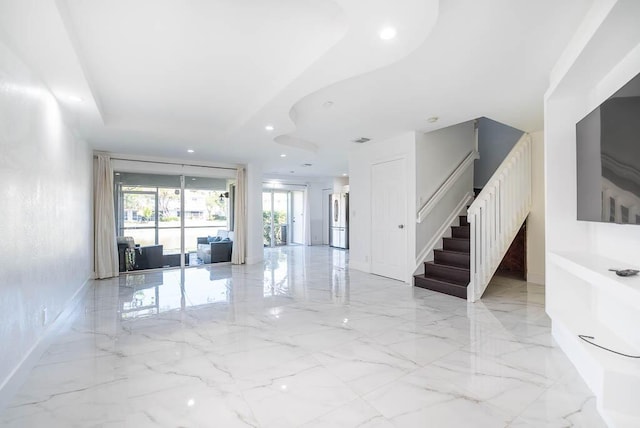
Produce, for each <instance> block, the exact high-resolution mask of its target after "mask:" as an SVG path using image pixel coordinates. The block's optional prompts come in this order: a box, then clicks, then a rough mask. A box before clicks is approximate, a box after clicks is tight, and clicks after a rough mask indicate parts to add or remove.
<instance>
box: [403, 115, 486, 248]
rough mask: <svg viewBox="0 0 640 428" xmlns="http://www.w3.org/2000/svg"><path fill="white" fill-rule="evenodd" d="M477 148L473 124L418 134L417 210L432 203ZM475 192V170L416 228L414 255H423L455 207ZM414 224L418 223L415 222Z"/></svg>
mask: <svg viewBox="0 0 640 428" xmlns="http://www.w3.org/2000/svg"><path fill="white" fill-rule="evenodd" d="M474 149H475V129H474V121H468V122H464V123H460V124H458V125H454V126H449V127H447V128H443V129H439V130H437V131H433V132H429V133H427V134H424V133H417V134H416V159H415V163H416V176H417V184H416V198H417V199H418V204H417V209H418V210H420V208H422V206H423V205H424V204H425V203H426V202H428V201H429V199H430V198H431V197H432V196H433V194H434V193H435V192H436V191H437V190H438V189H439V188H440V187H441V186H442V184H443V183H444V182H445V181H446V180H447V178H449V176H450V175H451V173H452V172H453V171H454V170H455V169H456V167H457V166H458V165H459V164H460V163H461V162H462V161H463V160H464V159H465V158H466V157H467V156H468V155H469V153H471V152H472V151H473V150H474ZM472 191H473V167H471V168H470V169H469V171H468V173H467V174H466V175H465V177H463V178H462V179H461V180H460V183H459V184H458V185H457V186H456V187H455V188H454V189H451V191H450V192H448V193H447V194H446V195H445V197H444V198H443V199H442V200H441V202H440V203H439V204H438V205H437V206H436V207H435V208H434V210H433V211H432V215H430V216H429V218H428V219H425V221H423V222H422V223H419V224H418V225H417V228H416V245H415V252H416V254H420V253H421V252H422V250H423V248H424V247H425V245H427V243H428V242H429V240H430V239H431V238H432V237H433V234H434V233H436V232H437V230H438V229H440V227H441V226H442V224H443V222H444V221H445V220H446V219H447V217H449V215H450V214H451V211H452V209H453V207H455V206H456V205H457V203H458V202H459V201H460V200H461V199H462V198H463V196H464V195H465V194H466V193H467V192H472ZM414 223H415V220H414Z"/></svg>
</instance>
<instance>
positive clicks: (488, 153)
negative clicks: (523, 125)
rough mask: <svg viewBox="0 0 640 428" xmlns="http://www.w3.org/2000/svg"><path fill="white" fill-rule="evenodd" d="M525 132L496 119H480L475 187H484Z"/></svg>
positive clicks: (474, 174)
mask: <svg viewBox="0 0 640 428" xmlns="http://www.w3.org/2000/svg"><path fill="white" fill-rule="evenodd" d="M522 134H524V132H522V131H520V130H519V129H515V128H512V127H510V126H507V125H504V124H502V123H500V122H496V121H495V120H491V119H488V118H486V117H481V118H480V119H478V151H479V152H480V159H478V160H476V162H475V164H474V166H473V167H474V172H473V187H475V188H480V189H481V188H483V187H484V186H485V185H486V184H487V181H489V179H490V178H491V176H492V175H493V173H494V172H495V171H496V170H497V169H498V167H499V166H500V164H501V163H502V161H503V160H504V158H505V157H507V155H508V154H509V152H510V151H511V149H512V148H513V146H515V145H516V143H517V142H518V140H519V139H520V137H522Z"/></svg>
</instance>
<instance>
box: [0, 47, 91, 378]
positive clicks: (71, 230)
mask: <svg viewBox="0 0 640 428" xmlns="http://www.w3.org/2000/svg"><path fill="white" fill-rule="evenodd" d="M92 181H93V180H92V151H91V150H90V148H89V147H88V145H87V144H86V143H84V142H83V141H80V140H78V139H76V138H75V137H74V136H73V135H72V134H71V132H69V130H68V129H67V127H66V126H65V124H64V122H63V121H62V118H61V115H60V110H59V107H58V104H57V103H56V101H55V99H54V98H53V96H52V95H51V94H50V93H49V92H48V90H47V89H46V88H45V87H44V86H43V85H42V84H40V82H39V81H38V80H37V79H36V77H35V76H34V74H33V73H32V72H31V71H30V70H29V68H27V66H25V65H24V64H23V63H22V61H21V60H20V59H19V58H18V57H17V56H16V55H15V54H14V53H13V52H11V51H10V50H9V49H8V47H7V46H6V45H5V44H4V43H3V42H2V41H0V183H2V185H1V186H0V200H1V201H2V204H3V209H2V221H1V222H0V236H1V237H2V239H0V260H2V262H0V343H2V352H0V387H5V386H7V384H6V383H5V382H7V381H8V380H9V377H10V376H11V375H12V372H13V371H14V370H16V369H17V368H18V366H19V365H20V364H21V362H22V361H23V359H25V358H26V357H27V356H28V354H29V352H30V350H31V349H32V348H33V347H34V346H35V345H36V344H37V342H38V341H39V340H40V339H41V338H42V337H43V335H44V332H45V327H46V326H45V325H43V324H44V321H45V320H44V319H43V308H46V309H47V319H46V324H47V325H50V324H51V323H52V322H53V321H54V320H55V319H56V317H57V316H58V315H59V314H60V313H61V312H62V311H63V309H64V308H65V306H66V305H67V303H68V302H69V301H70V299H71V298H72V297H73V296H74V295H75V293H76V292H78V291H79V290H80V289H81V288H82V286H83V284H84V283H85V282H86V281H87V280H88V279H89V277H90V276H91V274H92V260H93V242H92V240H93V232H92V207H91V194H92V190H91V188H92Z"/></svg>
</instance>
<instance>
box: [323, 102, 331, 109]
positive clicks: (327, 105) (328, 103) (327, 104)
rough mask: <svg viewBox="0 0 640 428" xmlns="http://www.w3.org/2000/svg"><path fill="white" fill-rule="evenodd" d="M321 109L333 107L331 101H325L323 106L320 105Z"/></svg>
mask: <svg viewBox="0 0 640 428" xmlns="http://www.w3.org/2000/svg"><path fill="white" fill-rule="evenodd" d="M322 107H324V108H331V107H333V101H326V102H325V103H324V104H322Z"/></svg>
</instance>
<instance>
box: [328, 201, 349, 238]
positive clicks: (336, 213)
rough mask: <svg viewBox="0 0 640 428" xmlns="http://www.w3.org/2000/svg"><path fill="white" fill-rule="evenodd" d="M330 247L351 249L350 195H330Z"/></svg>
mask: <svg viewBox="0 0 640 428" xmlns="http://www.w3.org/2000/svg"><path fill="white" fill-rule="evenodd" d="M329 214H330V223H329V245H330V246H332V247H337V248H349V194H348V193H332V194H331V195H329Z"/></svg>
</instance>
